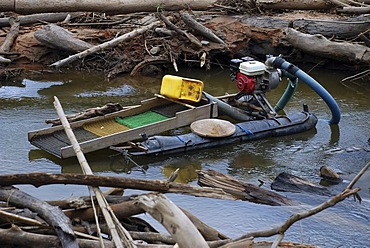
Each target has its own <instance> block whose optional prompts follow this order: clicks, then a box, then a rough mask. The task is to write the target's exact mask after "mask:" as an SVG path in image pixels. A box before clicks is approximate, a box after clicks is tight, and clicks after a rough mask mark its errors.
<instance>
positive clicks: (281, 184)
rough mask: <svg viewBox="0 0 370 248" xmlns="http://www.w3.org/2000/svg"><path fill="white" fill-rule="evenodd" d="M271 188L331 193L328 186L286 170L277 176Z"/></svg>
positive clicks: (299, 191)
mask: <svg viewBox="0 0 370 248" xmlns="http://www.w3.org/2000/svg"><path fill="white" fill-rule="evenodd" d="M271 188H272V189H273V190H276V191H283V192H293V193H309V194H317V195H326V196H328V195H331V193H330V191H329V190H328V189H327V188H325V187H323V186H321V185H318V184H315V183H312V182H310V181H308V180H306V179H303V178H300V177H297V176H294V175H291V174H288V173H286V172H282V173H280V174H279V175H278V176H277V177H276V178H275V180H274V182H273V183H272V184H271Z"/></svg>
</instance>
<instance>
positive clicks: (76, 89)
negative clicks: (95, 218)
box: [0, 68, 370, 247]
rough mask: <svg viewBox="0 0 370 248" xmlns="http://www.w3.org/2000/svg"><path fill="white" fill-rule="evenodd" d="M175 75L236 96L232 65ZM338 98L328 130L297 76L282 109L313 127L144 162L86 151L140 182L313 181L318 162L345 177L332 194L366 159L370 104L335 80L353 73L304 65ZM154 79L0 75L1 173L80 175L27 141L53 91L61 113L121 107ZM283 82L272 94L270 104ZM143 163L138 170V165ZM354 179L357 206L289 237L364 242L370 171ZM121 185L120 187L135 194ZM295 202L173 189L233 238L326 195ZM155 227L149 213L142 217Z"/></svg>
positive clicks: (153, 85) (369, 235) (365, 91)
mask: <svg viewBox="0 0 370 248" xmlns="http://www.w3.org/2000/svg"><path fill="white" fill-rule="evenodd" d="M176 74H177V75H180V76H186V77H192V78H196V79H200V80H203V82H204V83H205V91H207V92H208V93H211V94H213V95H222V94H224V93H226V92H228V93H235V92H236V86H234V84H233V83H231V82H230V79H229V71H228V69H220V68H217V69H213V70H211V71H207V72H205V71H204V70H198V69H191V70H190V69H182V70H180V72H178V73H176ZM310 75H312V76H313V77H314V78H315V79H317V80H318V81H319V82H320V83H322V84H323V85H324V87H325V88H326V89H328V91H329V92H330V93H331V94H332V95H333V96H334V98H335V99H336V100H337V101H338V104H339V106H340V108H341V112H342V119H341V122H340V124H339V125H338V126H334V127H331V126H329V125H328V123H327V120H329V119H330V111H329V109H328V108H327V106H326V105H325V103H324V102H323V101H322V100H321V99H320V98H319V97H318V96H317V95H316V93H314V92H313V91H312V90H311V89H309V88H308V87H307V86H306V85H303V84H302V83H301V84H300V85H299V87H298V90H297V92H296V93H295V95H294V97H293V99H292V100H291V101H290V102H289V103H288V105H287V107H286V109H285V110H286V112H287V113H292V112H295V111H300V110H301V109H302V105H303V104H308V106H309V108H310V110H311V111H312V112H314V113H315V114H316V115H317V116H318V118H319V121H318V124H317V126H316V129H315V130H311V131H308V132H306V133H301V134H296V135H291V136H286V137H278V138H269V139H265V140H259V141H253V142H250V143H243V144H237V145H232V146H225V147H220V148H214V149H209V150H202V151H197V152H194V153H191V154H179V155H173V156H163V157H150V158H134V160H135V162H137V163H138V164H139V165H140V167H135V166H133V164H127V163H126V162H125V161H124V159H123V157H122V156H121V155H118V156H117V155H116V154H115V153H114V152H112V151H110V150H103V151H99V152H94V153H91V154H88V155H87V160H88V162H89V163H90V166H91V167H92V169H93V171H94V173H95V174H98V175H114V176H119V177H132V178H142V179H166V178H167V177H168V176H169V175H170V174H171V172H172V171H174V170H175V169H176V168H180V175H179V180H180V181H182V182H188V183H191V184H196V173H195V170H197V169H208V168H209V169H213V170H216V171H219V172H221V173H225V174H228V175H231V176H233V177H235V178H237V179H240V180H243V181H245V182H249V183H253V184H256V185H258V184H260V181H263V182H264V184H263V185H262V187H266V188H268V187H269V184H270V183H271V182H272V181H273V179H274V178H275V177H276V176H277V175H278V174H279V173H281V172H288V173H291V174H294V175H297V176H300V177H303V178H305V179H308V180H310V181H312V182H315V183H319V182H320V177H319V176H318V171H319V168H320V167H321V166H323V165H327V166H330V167H332V168H333V169H334V170H335V171H337V172H339V173H340V174H341V176H342V178H344V182H343V183H341V184H339V185H336V186H331V187H330V190H331V191H332V192H333V193H337V192H339V191H341V190H342V189H343V188H345V187H346V185H347V184H348V182H350V180H352V178H353V177H354V176H355V175H356V174H357V173H358V172H359V171H360V170H361V168H362V167H363V166H364V165H365V164H366V163H367V162H369V161H370V145H369V141H368V139H369V138H370V130H369V121H370V101H369V93H370V86H369V82H365V81H356V82H349V83H346V84H342V83H340V80H341V79H343V78H345V77H347V76H349V75H350V74H348V73H345V72H338V71H321V70H318V69H315V70H313V71H312V72H310ZM160 82H161V78H160V77H151V78H149V77H135V78H132V77H129V76H122V77H119V78H115V79H114V80H111V81H107V80H105V79H104V77H103V76H102V75H101V74H99V73H93V72H91V73H78V72H69V73H67V72H66V73H60V74H50V75H48V74H47V73H45V74H43V75H40V74H33V75H29V76H27V78H20V79H18V80H17V81H15V82H12V83H9V82H1V85H2V86H1V87H0V124H1V125H0V135H1V139H0V147H1V150H0V173H1V174H10V173H12V174H13V173H30V172H48V173H67V172H80V169H79V165H78V163H77V160H76V159H75V158H70V159H65V160H60V159H57V158H55V157H53V156H52V155H49V154H47V153H46V152H43V151H41V150H39V149H37V148H36V147H34V146H32V145H31V144H30V143H29V142H28V141H27V133H28V132H29V131H31V130H36V129H41V128H45V127H46V124H44V120H45V119H53V118H56V117H57V115H56V111H55V109H54V107H53V96H57V97H58V98H59V100H60V102H61V104H62V105H63V108H64V110H65V112H66V113H67V114H70V113H75V112H80V111H82V110H84V109H87V108H90V107H96V106H103V105H104V104H106V103H107V102H119V103H121V104H122V105H134V104H138V103H139V102H140V101H141V100H143V99H147V98H150V97H152V96H153V95H154V94H155V93H158V92H159V89H160ZM285 87H286V83H285V82H282V83H281V84H280V85H279V87H278V88H277V89H276V90H274V91H272V92H270V93H268V95H267V97H268V98H269V99H270V100H271V103H272V104H274V103H275V102H276V101H277V100H278V99H279V97H280V96H281V94H282V92H283V91H284V89H285ZM143 170H144V171H143ZM356 186H359V187H361V191H360V195H361V197H362V199H363V201H362V202H361V203H359V202H357V201H354V200H353V198H350V199H346V200H345V201H343V202H341V203H339V204H337V205H336V206H334V207H332V208H330V209H327V210H325V211H323V212H321V213H319V214H317V215H315V216H312V217H310V218H308V219H305V220H302V221H300V222H298V223H296V224H294V225H293V226H292V227H291V228H290V229H289V230H288V232H287V235H286V237H285V240H289V241H295V242H303V243H311V244H315V245H318V246H321V247H370V172H369V171H367V172H366V173H365V174H364V175H363V177H362V178H361V179H360V181H359V182H358V184H357V185H356ZM19 188H21V189H22V190H24V191H26V192H28V193H30V194H32V195H34V196H36V197H39V198H41V199H45V200H51V199H64V198H68V197H71V196H80V195H87V194H88V192H87V189H86V187H83V186H66V185H51V186H43V187H40V188H34V187H33V186H28V185H20V186H19ZM133 192H134V191H133V190H127V191H126V194H129V193H133ZM283 194H284V195H286V196H288V197H290V198H292V199H294V200H298V201H300V202H301V203H302V204H301V205H300V206H298V207H297V206H295V207H271V206H264V205H259V204H254V203H249V202H242V201H225V200H215V199H205V198H195V197H190V196H182V195H169V197H170V199H171V200H172V201H174V202H175V203H176V204H177V205H179V206H181V207H183V208H185V209H187V210H188V211H190V212H191V213H193V214H194V215H196V216H198V217H199V218H200V219H201V220H203V221H204V222H205V223H207V224H208V225H210V226H212V227H214V228H216V229H217V230H219V231H220V232H222V233H224V234H226V235H228V236H230V237H232V238H235V237H238V236H240V235H243V234H244V233H246V232H250V231H255V230H265V229H269V228H272V227H275V226H277V225H280V224H282V223H283V222H284V221H285V220H286V219H287V218H288V217H289V216H290V215H292V214H294V213H297V212H300V211H304V210H307V209H309V208H312V207H314V206H316V205H318V204H320V203H322V202H323V201H325V200H327V199H328V197H322V196H312V195H302V194H293V193H283ZM143 218H145V219H147V220H148V221H149V222H150V223H152V224H153V225H154V226H155V227H157V228H158V229H160V230H163V228H162V229H161V227H160V226H159V225H158V224H157V223H156V222H155V221H153V220H152V219H151V218H150V217H148V216H143Z"/></svg>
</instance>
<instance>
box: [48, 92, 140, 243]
mask: <svg viewBox="0 0 370 248" xmlns="http://www.w3.org/2000/svg"><path fill="white" fill-rule="evenodd" d="M54 106H55V109H56V111H57V113H58V116H59V118H60V120H61V122H62V125H63V128H64V130H65V132H66V134H67V136H68V139H69V141H70V142H71V144H72V147H73V150H74V151H75V153H76V156H77V159H78V162H79V163H80V166H81V169H82V171H83V173H84V174H86V175H93V172H92V170H91V168H90V166H89V164H88V162H87V160H86V158H85V155H84V154H83V152H82V150H81V147H80V145H79V144H78V141H77V139H76V136H75V135H74V133H73V131H72V129H71V126H70V125H69V122H68V120H67V118H66V116H65V114H64V111H63V108H62V105H61V104H60V102H59V99H58V98H57V97H56V96H54ZM90 190H91V191H94V193H95V196H96V200H97V202H98V204H99V207H100V210H101V211H102V213H103V216H104V219H105V221H106V223H107V225H108V227H109V233H110V235H111V236H112V240H113V242H114V244H115V246H116V247H117V248H119V247H122V248H123V247H129V248H130V247H132V248H134V247H135V244H134V242H133V239H132V237H131V236H130V234H129V233H128V232H127V231H126V229H125V228H124V227H123V226H122V225H121V223H120V222H119V221H118V219H117V217H116V216H115V214H114V211H113V210H112V209H111V208H110V207H109V204H108V202H107V200H106V199H105V197H104V195H103V192H102V191H101V190H100V188H99V187H98V186H94V187H91V188H90ZM93 209H94V211H95V207H94V205H93ZM95 215H96V214H95ZM96 223H99V222H98V219H97V217H96ZM100 239H101V242H102V241H103V239H102V237H101V235H100Z"/></svg>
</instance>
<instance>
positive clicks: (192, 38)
mask: <svg viewBox="0 0 370 248" xmlns="http://www.w3.org/2000/svg"><path fill="white" fill-rule="evenodd" d="M159 17H160V18H161V20H162V21H163V22H164V23H165V24H166V27H167V28H168V29H170V30H174V31H175V32H176V33H178V34H180V35H182V36H184V37H186V38H187V39H189V40H190V42H191V43H192V44H194V45H195V46H196V47H198V48H201V47H202V43H201V42H200V41H199V40H198V38H197V37H195V36H194V35H192V34H191V33H188V32H186V31H183V30H182V29H180V28H179V27H177V26H176V25H175V24H173V23H172V22H171V21H170V20H168V19H167V17H166V16H165V15H163V14H162V13H160V14H159Z"/></svg>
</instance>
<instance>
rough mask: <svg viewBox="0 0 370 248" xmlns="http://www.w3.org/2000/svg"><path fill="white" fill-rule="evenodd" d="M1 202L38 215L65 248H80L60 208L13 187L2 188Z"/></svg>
mask: <svg viewBox="0 0 370 248" xmlns="http://www.w3.org/2000/svg"><path fill="white" fill-rule="evenodd" d="M0 200H1V201H5V202H8V203H9V204H11V205H13V206H16V207H21V208H28V209H30V210H31V211H33V212H36V213H38V214H39V215H40V217H41V218H43V219H44V220H45V221H46V222H47V223H48V224H49V225H50V226H52V227H53V228H54V229H55V232H56V233H57V235H58V237H59V239H60V242H61V244H62V246H63V247H78V244H77V242H76V237H75V235H74V232H73V230H72V225H71V222H70V220H69V219H68V218H67V217H66V216H65V215H64V214H63V212H62V211H61V210H60V209H59V208H58V207H53V206H51V205H49V204H47V203H46V202H44V201H41V200H39V199H36V198H34V197H32V196H30V195H28V194H26V193H24V192H22V191H20V190H18V189H16V188H13V187H8V188H4V187H0Z"/></svg>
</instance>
